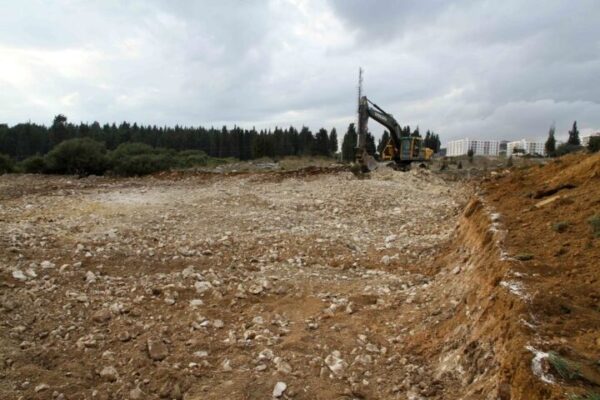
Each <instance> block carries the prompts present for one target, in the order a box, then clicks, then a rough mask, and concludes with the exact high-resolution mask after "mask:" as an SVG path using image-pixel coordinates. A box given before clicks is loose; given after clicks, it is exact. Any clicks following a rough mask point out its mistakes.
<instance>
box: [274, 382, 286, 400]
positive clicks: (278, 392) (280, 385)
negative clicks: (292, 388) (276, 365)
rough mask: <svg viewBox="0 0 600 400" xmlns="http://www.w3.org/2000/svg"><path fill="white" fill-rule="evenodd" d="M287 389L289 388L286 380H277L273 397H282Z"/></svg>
mask: <svg viewBox="0 0 600 400" xmlns="http://www.w3.org/2000/svg"><path fill="white" fill-rule="evenodd" d="M285 389H287V385H286V384H285V382H277V383H276V384H275V387H274V388H273V397H275V398H279V397H281V396H282V395H283V392H285Z"/></svg>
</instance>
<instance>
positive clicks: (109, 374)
mask: <svg viewBox="0 0 600 400" xmlns="http://www.w3.org/2000/svg"><path fill="white" fill-rule="evenodd" d="M100 377H101V378H102V379H104V380H106V381H108V382H115V381H116V380H117V379H119V374H118V373H117V370H116V369H115V367H112V366H109V367H104V368H102V371H100Z"/></svg>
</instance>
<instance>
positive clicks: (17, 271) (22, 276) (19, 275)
mask: <svg viewBox="0 0 600 400" xmlns="http://www.w3.org/2000/svg"><path fill="white" fill-rule="evenodd" d="M12 276H13V278H15V279H16V280H19V281H26V280H27V277H26V276H25V274H24V273H23V271H21V270H20V269H15V270H14V271H13V272H12Z"/></svg>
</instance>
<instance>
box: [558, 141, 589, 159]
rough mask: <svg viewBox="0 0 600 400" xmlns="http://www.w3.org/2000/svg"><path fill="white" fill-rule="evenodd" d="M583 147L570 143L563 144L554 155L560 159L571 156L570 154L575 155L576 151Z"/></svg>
mask: <svg viewBox="0 0 600 400" xmlns="http://www.w3.org/2000/svg"><path fill="white" fill-rule="evenodd" d="M582 148H583V147H581V146H578V145H575V144H569V143H563V144H561V145H560V146H558V147H557V148H556V151H555V152H554V155H555V156H556V157H560V156H564V155H565V154H569V153H573V152H576V151H579V150H581V149H582Z"/></svg>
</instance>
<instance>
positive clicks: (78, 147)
mask: <svg viewBox="0 0 600 400" xmlns="http://www.w3.org/2000/svg"><path fill="white" fill-rule="evenodd" d="M46 165H47V167H48V171H49V172H52V173H56V174H77V175H90V174H95V175H101V174H103V173H104V171H106V167H107V160H106V147H105V146H104V143H100V142H97V141H95V140H93V139H90V138H81V139H70V140H65V141H64V142H61V143H59V144H58V145H56V146H55V147H54V148H53V149H52V150H50V152H49V153H48V154H47V155H46Z"/></svg>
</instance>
